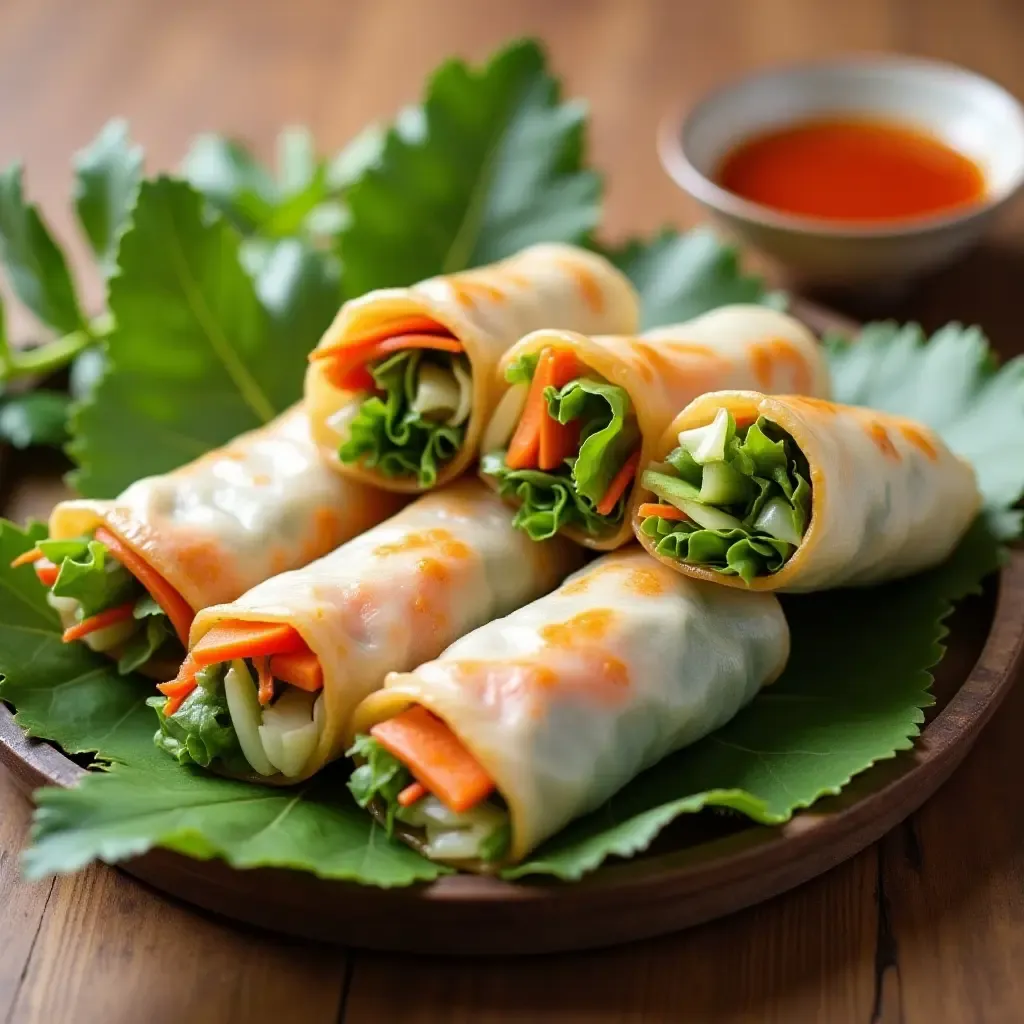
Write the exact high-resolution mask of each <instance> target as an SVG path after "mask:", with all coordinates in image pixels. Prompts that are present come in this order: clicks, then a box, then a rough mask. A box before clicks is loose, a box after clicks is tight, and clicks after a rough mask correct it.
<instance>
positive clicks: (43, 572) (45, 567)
mask: <svg viewBox="0 0 1024 1024" xmlns="http://www.w3.org/2000/svg"><path fill="white" fill-rule="evenodd" d="M59 575H60V566H59V565H55V564H54V563H53V562H51V561H50V560H49V559H48V558H40V559H39V561H38V562H36V576H37V577H38V578H39V582H40V583H42V585H43V586H44V587H52V586H53V585H54V583H56V582H57V577H58V576H59Z"/></svg>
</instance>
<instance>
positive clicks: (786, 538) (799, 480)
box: [640, 414, 811, 583]
mask: <svg viewBox="0 0 1024 1024" xmlns="http://www.w3.org/2000/svg"><path fill="white" fill-rule="evenodd" d="M666 463H667V465H666V466H665V467H663V471H664V472H668V471H669V470H674V471H675V472H676V473H677V474H678V476H679V479H680V480H682V481H684V482H685V483H686V484H688V485H690V487H691V488H701V491H700V497H694V498H692V499H686V498H684V499H683V500H682V501H681V502H678V501H675V500H673V497H672V496H671V495H670V494H668V493H664V494H661V495H659V496H660V497H661V498H662V499H663V500H667V501H670V502H671V503H672V504H678V505H679V507H680V508H681V509H682V510H683V511H684V512H685V513H686V514H687V515H689V516H691V518H690V519H687V520H686V521H683V522H678V521H676V520H671V519H663V518H661V517H660V516H648V517H647V518H646V519H644V521H643V522H642V523H641V524H640V530H641V532H642V533H643V534H644V535H645V536H647V537H651V538H654V539H655V545H654V550H655V552H656V553H657V554H659V555H663V556H665V557H666V558H674V559H676V560H677V561H680V562H689V563H690V564H692V565H706V566H708V567H709V568H712V569H714V570H715V571H716V572H720V573H722V575H724V576H740V577H741V578H742V579H743V580H744V581H745V582H747V583H749V582H750V581H751V580H753V579H754V578H755V577H757V576H767V575H770V574H771V573H775V572H778V571H779V570H780V569H781V568H782V567H783V566H784V565H785V564H786V562H787V560H788V559H789V557H790V556H791V555H792V554H793V552H794V551H795V550H796V543H795V542H796V539H797V538H799V537H802V536H803V533H804V530H805V529H806V528H807V523H808V521H809V519H810V512H811V486H810V484H809V483H808V477H809V475H810V474H809V472H808V470H807V467H806V465H804V460H803V458H802V456H801V455H800V454H799V451H798V449H797V447H796V444H795V443H794V442H793V440H792V439H791V438H790V437H789V436H788V435H787V434H785V433H784V432H783V431H782V430H780V429H779V428H778V427H776V426H775V425H774V424H771V423H769V422H768V421H767V420H766V419H764V417H761V418H759V419H758V420H757V422H756V423H752V424H751V425H750V427H749V428H748V429H747V430H746V432H745V434H743V435H742V436H740V435H739V434H737V432H736V424H735V421H734V420H733V418H732V415H731V414H728V427H727V440H726V442H725V459H724V460H722V461H711V462H709V463H708V464H707V465H700V464H698V463H697V462H696V461H695V459H694V457H693V455H692V454H691V453H690V452H689V451H688V450H687V449H686V448H685V447H679V448H676V449H675V450H674V451H672V452H671V453H670V454H669V455H668V457H667V458H666ZM723 465H724V466H725V467H728V470H729V471H730V472H729V473H728V476H729V477H730V478H731V480H735V485H734V486H736V485H738V486H737V489H736V490H734V491H733V492H732V494H733V495H736V496H737V497H731V499H730V500H727V501H721V500H708V498H707V497H706V493H707V490H708V487H709V483H710V481H709V479H708V474H709V473H710V472H711V471H714V472H715V473H716V474H719V473H723V472H724V471H723V470H721V468H720V467H722V466H723ZM659 476H662V472H659V471H656V472H653V473H652V472H651V471H648V472H647V473H645V474H644V480H645V482H651V483H654V482H655V481H656V480H657V478H658V477H659ZM746 481H750V485H748V484H746ZM751 485H752V486H751ZM720 486H721V484H720ZM651 489H652V490H655V492H656V493H657V492H658V491H659V490H662V488H660V487H659V486H658V485H657V484H655V485H654V486H652V488H651ZM691 506H692V507H691ZM701 508H705V509H709V510H712V511H713V510H716V509H721V510H723V511H725V512H726V513H727V514H728V515H729V516H730V517H734V518H735V519H736V520H738V521H739V522H737V523H736V524H735V525H734V526H725V525H723V526H715V525H713V524H711V523H704V524H703V525H702V524H701V523H700V522H699V521H694V519H695V518H696V519H699V510H700V509H701Z"/></svg>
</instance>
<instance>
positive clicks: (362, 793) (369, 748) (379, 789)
mask: <svg viewBox="0 0 1024 1024" xmlns="http://www.w3.org/2000/svg"><path fill="white" fill-rule="evenodd" d="M345 755H346V757H357V758H359V760H360V761H361V762H362V763H361V764H360V765H359V766H358V767H357V768H356V769H355V770H354V771H353V772H352V774H351V775H350V776H349V779H348V788H349V792H351V794H352V796H353V797H354V798H355V801H356V803H357V804H359V806H360V807H362V808H366V807H369V805H370V804H371V803H372V802H373V801H374V800H378V799H379V800H383V801H384V806H385V807H386V809H387V813H386V822H385V828H386V829H387V833H388V835H389V836H390V835H391V833H392V831H393V830H394V827H395V815H396V814H397V813H398V811H399V803H398V794H399V793H401V792H402V790H403V789H405V787H406V786H408V785H409V784H410V783H411V782H412V775H410V773H409V769H408V768H406V767H405V765H404V764H402V762H401V761H399V760H398V758H397V757H395V756H394V755H393V754H391V753H389V752H388V751H387V750H385V749H384V748H383V747H382V746H381V745H380V743H378V742H377V740H375V739H374V738H373V737H372V736H367V735H366V734H365V733H361V734H360V735H358V736H357V737H356V738H355V741H354V742H353V744H352V747H351V748H350V749H349V750H347V751H345Z"/></svg>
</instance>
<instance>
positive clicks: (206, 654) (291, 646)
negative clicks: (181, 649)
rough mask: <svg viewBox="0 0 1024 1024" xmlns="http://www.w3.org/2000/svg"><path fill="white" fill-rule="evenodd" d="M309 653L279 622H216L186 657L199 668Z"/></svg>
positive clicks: (289, 627) (290, 629)
mask: <svg viewBox="0 0 1024 1024" xmlns="http://www.w3.org/2000/svg"><path fill="white" fill-rule="evenodd" d="M306 650H309V648H308V647H306V642H305V641H304V640H303V639H302V637H301V636H300V635H299V633H298V632H297V631H296V630H294V629H292V627H291V626H288V625H286V624H284V623H279V622H243V621H241V620H238V619H229V620H227V621H225V622H218V623H217V625H216V626H214V627H213V629H211V630H210V631H209V632H208V633H207V634H206V635H205V636H204V637H203V638H202V639H201V640H200V641H199V642H198V643H197V644H196V645H195V647H193V648H192V653H191V655H190V657H191V658H192V660H193V661H194V662H195V664H196V665H197V666H198V667H199V668H204V667H205V666H207V665H216V664H218V663H219V662H222V661H234V660H235V659H236V658H254V659H255V658H265V657H269V656H270V655H271V654H296V653H299V652H301V651H306Z"/></svg>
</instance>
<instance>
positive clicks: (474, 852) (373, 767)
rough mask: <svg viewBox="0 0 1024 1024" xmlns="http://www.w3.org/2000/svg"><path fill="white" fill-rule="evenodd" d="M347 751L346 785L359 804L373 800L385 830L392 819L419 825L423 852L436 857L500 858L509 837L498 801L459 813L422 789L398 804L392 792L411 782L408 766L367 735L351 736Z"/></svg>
mask: <svg viewBox="0 0 1024 1024" xmlns="http://www.w3.org/2000/svg"><path fill="white" fill-rule="evenodd" d="M346 753H347V755H348V756H349V757H354V758H356V759H357V761H358V762H359V763H358V764H357V766H356V768H355V770H354V771H353V772H352V774H351V776H350V777H349V781H348V788H349V790H350V791H351V793H352V796H353V797H354V798H355V801H356V803H357V804H359V806H360V807H363V808H367V807H369V806H370V805H371V804H372V803H374V801H376V802H377V806H378V807H381V808H382V809H383V811H384V827H385V829H386V830H387V834H388V835H389V836H390V835H392V834H393V832H394V827H395V821H400V822H402V823H404V824H406V825H408V826H411V827H412V828H416V829H421V830H422V831H423V835H424V846H423V852H424V853H425V854H426V855H427V856H428V857H430V856H436V857H437V859H438V860H446V859H448V860H482V861H485V862H493V861H496V860H500V859H501V858H502V857H503V856H504V855H505V852H506V850H507V849H508V846H509V843H510V841H511V835H512V831H511V825H510V823H509V820H508V812H507V810H506V809H505V807H504V806H501V807H499V806H497V805H496V803H495V802H493V801H491V800H486V801H484V802H483V803H481V804H478V805H477V806H476V807H473V808H471V809H470V810H468V811H465V812H463V813H461V814H459V813H456V812H454V811H451V810H449V809H448V808H447V807H445V806H444V805H443V804H442V803H441V802H440V801H439V800H438V799H437V798H436V797H434V796H431V795H428V796H425V797H423V798H422V799H421V800H418V801H417V802H416V803H414V804H412V805H411V806H409V807H402V806H401V804H399V802H398V794H399V793H401V792H402V790H403V789H405V788H406V786H408V785H410V784H411V783H412V782H413V777H412V774H411V773H410V771H409V769H408V768H406V767H405V765H404V764H402V762H401V761H399V760H398V758H396V757H395V756H394V755H393V754H391V753H389V752H388V751H387V750H385V748H384V747H383V746H381V744H380V743H379V742H378V741H377V740H375V739H374V738H373V737H372V736H368V735H366V734H365V733H363V734H360V735H358V736H356V738H355V741H354V742H353V744H352V747H351V749H349V750H348V751H346Z"/></svg>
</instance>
